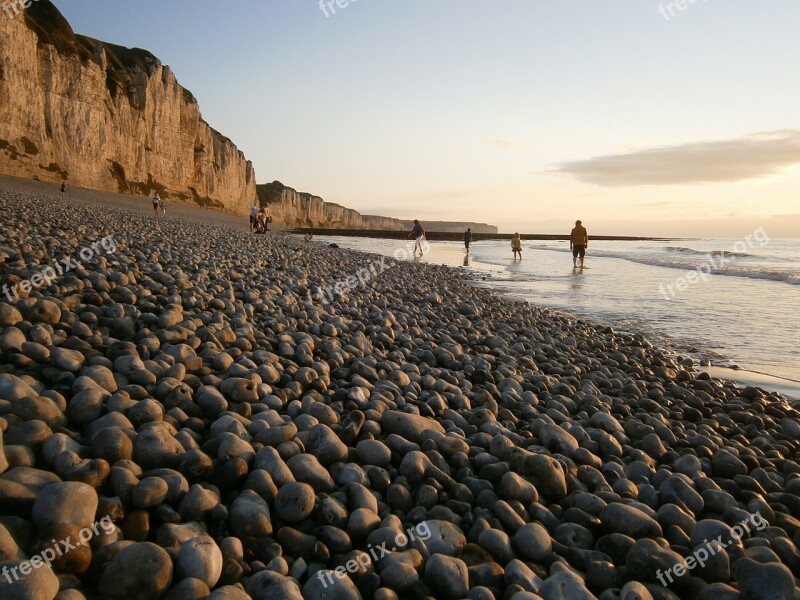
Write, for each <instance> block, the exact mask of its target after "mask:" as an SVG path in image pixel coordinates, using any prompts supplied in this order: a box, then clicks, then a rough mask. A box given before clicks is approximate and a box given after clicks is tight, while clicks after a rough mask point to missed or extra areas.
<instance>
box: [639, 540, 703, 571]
mask: <svg viewBox="0 0 800 600" xmlns="http://www.w3.org/2000/svg"><path fill="white" fill-rule="evenodd" d="M662 542H663V540H662ZM663 543H664V546H661V545H659V544H658V543H657V542H656V541H654V540H648V539H645V540H639V541H638V542H636V543H635V544H634V545H633V546H632V547H631V549H630V550H629V551H628V554H627V557H626V559H625V566H626V568H627V570H628V576H629V577H630V578H631V579H632V580H636V581H657V573H658V572H661V573H662V574H663V573H665V572H667V571H670V572H671V573H672V577H673V579H674V580H675V581H677V580H679V579H680V580H683V579H688V578H689V576H690V574H689V573H688V572H686V571H684V572H683V573H682V574H678V573H675V571H674V570H673V568H674V567H675V565H677V564H683V557H682V556H681V555H680V554H678V553H677V552H674V551H672V550H670V549H669V548H668V547H665V546H666V542H663Z"/></svg>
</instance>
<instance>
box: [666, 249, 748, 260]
mask: <svg viewBox="0 0 800 600" xmlns="http://www.w3.org/2000/svg"><path fill="white" fill-rule="evenodd" d="M666 250H667V252H680V253H681V254H691V255H693V256H709V255H711V256H733V257H735V258H755V255H754V254H748V253H747V252H731V251H730V250H710V251H706V252H704V251H702V250H695V249H694V248H685V247H683V246H667V248H666Z"/></svg>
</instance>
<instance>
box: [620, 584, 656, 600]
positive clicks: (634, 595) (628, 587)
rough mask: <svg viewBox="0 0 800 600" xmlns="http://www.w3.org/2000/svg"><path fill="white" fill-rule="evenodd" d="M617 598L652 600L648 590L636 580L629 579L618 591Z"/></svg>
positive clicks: (621, 599) (623, 599)
mask: <svg viewBox="0 0 800 600" xmlns="http://www.w3.org/2000/svg"><path fill="white" fill-rule="evenodd" d="M619 600H654V599H653V595H652V594H651V593H650V592H649V590H648V589H647V588H646V587H645V586H644V585H642V584H641V583H639V582H638V581H629V582H628V583H626V584H625V585H624V586H622V590H620V593H619Z"/></svg>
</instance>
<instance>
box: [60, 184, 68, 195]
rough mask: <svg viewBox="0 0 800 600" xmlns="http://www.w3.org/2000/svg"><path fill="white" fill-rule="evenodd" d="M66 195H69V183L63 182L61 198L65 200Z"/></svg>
mask: <svg viewBox="0 0 800 600" xmlns="http://www.w3.org/2000/svg"><path fill="white" fill-rule="evenodd" d="M66 193H67V182H66V181H62V182H61V198H64V194H66Z"/></svg>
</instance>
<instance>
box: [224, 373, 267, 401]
mask: <svg viewBox="0 0 800 600" xmlns="http://www.w3.org/2000/svg"><path fill="white" fill-rule="evenodd" d="M219 390H220V392H222V394H223V395H224V396H225V398H226V399H227V400H231V401H233V402H247V403H249V404H250V403H254V402H258V389H257V387H256V384H255V383H254V382H253V381H251V380H250V379H243V378H241V377H229V378H228V379H226V380H225V381H223V382H222V384H221V385H220V386H219Z"/></svg>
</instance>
